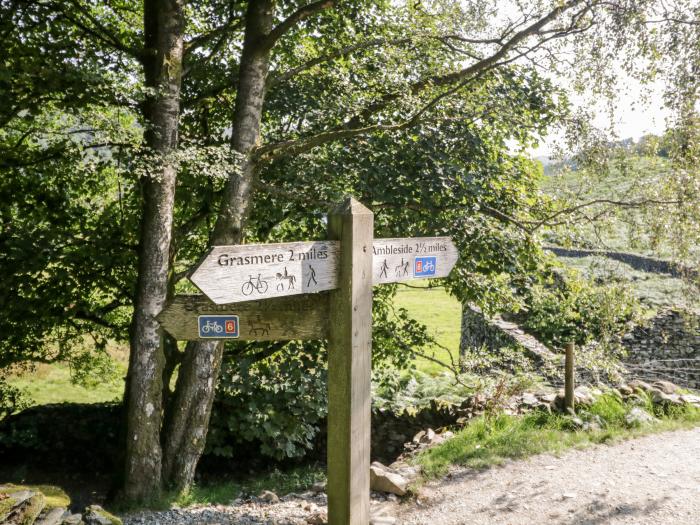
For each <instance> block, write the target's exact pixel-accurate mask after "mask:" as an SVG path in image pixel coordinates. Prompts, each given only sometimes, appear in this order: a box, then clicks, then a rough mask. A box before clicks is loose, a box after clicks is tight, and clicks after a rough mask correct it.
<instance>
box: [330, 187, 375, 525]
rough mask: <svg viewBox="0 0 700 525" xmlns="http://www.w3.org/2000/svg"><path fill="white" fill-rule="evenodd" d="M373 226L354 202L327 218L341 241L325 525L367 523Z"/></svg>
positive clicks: (334, 308) (333, 329)
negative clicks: (327, 523) (328, 524)
mask: <svg viewBox="0 0 700 525" xmlns="http://www.w3.org/2000/svg"><path fill="white" fill-rule="evenodd" d="M373 222H374V216H373V215H372V212H371V211H369V210H368V209H367V208H365V207H364V206H363V205H362V204H360V203H359V202H357V201H356V200H355V199H352V198H348V199H347V200H346V201H345V202H344V203H343V205H342V206H341V207H339V208H338V209H337V210H335V211H334V212H333V213H332V214H331V215H330V216H329V218H328V232H329V237H330V238H331V239H340V261H339V277H338V284H339V288H338V289H337V290H335V291H333V292H331V301H330V309H331V311H330V323H331V325H330V337H329V347H328V522H329V523H332V524H337V525H367V524H368V523H369V463H370V462H369V459H370V375H371V351H372V231H373Z"/></svg>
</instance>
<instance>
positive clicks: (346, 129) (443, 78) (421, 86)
mask: <svg viewBox="0 0 700 525" xmlns="http://www.w3.org/2000/svg"><path fill="white" fill-rule="evenodd" d="M581 3H582V0H570V1H569V2H567V3H566V4H562V5H560V6H558V7H556V8H555V9H553V10H552V11H550V12H549V13H548V14H547V15H546V16H544V17H542V18H540V19H539V20H537V21H536V22H534V23H532V24H530V25H529V26H527V27H525V28H524V29H522V30H520V31H518V32H517V33H515V34H514V35H513V36H512V37H511V38H510V39H508V40H507V41H506V42H505V43H503V44H502V45H501V47H500V49H498V51H496V52H495V53H493V54H492V55H491V56H489V57H488V58H485V59H483V60H480V61H478V62H476V63H474V64H472V65H470V66H468V67H466V68H464V69H461V70H459V71H456V72H453V73H448V74H444V75H435V76H432V77H429V78H425V79H422V80H420V81H418V82H415V83H414V84H412V85H411V86H410V88H409V92H410V94H412V95H417V94H419V93H420V92H421V91H424V90H425V89H427V88H428V87H440V86H449V85H454V84H457V85H456V87H454V88H452V89H449V90H448V91H446V92H444V93H442V94H440V95H438V96H437V97H435V98H434V99H433V100H431V101H430V102H429V103H428V104H426V105H425V106H424V107H423V108H421V109H420V110H419V111H417V112H416V113H415V114H414V115H413V116H412V117H410V118H409V119H408V120H407V121H405V122H403V123H398V124H391V125H386V124H384V125H382V124H373V125H367V124H365V122H366V120H367V118H369V117H370V116H371V115H373V114H374V113H377V112H378V111H381V110H382V109H384V108H385V107H386V106H387V105H389V104H390V103H391V102H392V101H394V100H396V99H398V98H399V97H400V96H403V93H401V92H394V93H390V94H387V95H385V96H384V97H382V98H381V99H379V100H378V101H376V102H374V103H372V104H370V105H369V106H367V107H366V108H365V109H364V110H363V111H362V112H361V113H360V114H358V115H356V116H354V117H352V118H350V119H349V120H348V121H347V122H346V123H345V124H343V125H342V126H339V127H337V128H334V129H331V130H328V131H324V132H321V133H318V134H316V135H313V136H310V137H303V138H299V139H292V140H288V141H283V142H278V143H274V144H267V145H265V146H261V147H260V148H258V149H257V150H256V154H257V155H259V156H260V157H261V158H267V159H273V158H277V157H280V156H284V155H289V154H298V153H301V152H304V151H308V150H310V149H312V148H314V147H317V146H319V145H322V144H326V143H329V142H333V141H336V140H343V139H348V138H352V137H355V136H358V135H362V134H365V133H369V132H372V131H379V130H381V131H396V130H401V129H404V128H407V127H409V126H411V125H413V124H415V123H416V122H418V120H419V119H420V117H421V116H422V115H423V114H425V112H426V111H428V110H429V109H430V108H432V107H433V106H434V105H436V104H437V103H438V102H439V101H440V100H442V99H443V98H445V97H447V96H450V95H452V94H454V93H456V92H457V91H459V89H461V88H462V87H464V85H466V84H467V83H468V82H469V81H471V80H474V79H476V78H478V77H479V76H481V75H482V74H483V73H484V72H486V71H489V70H490V69H492V68H494V67H497V66H500V65H503V64H504V63H506V62H508V60H506V61H502V59H503V58H505V57H506V55H507V54H508V52H509V51H511V50H512V49H513V48H515V47H516V46H517V45H518V44H519V43H520V42H522V41H523V40H525V39H526V38H527V37H529V36H532V35H534V34H539V32H540V31H541V30H542V29H543V28H544V27H546V26H547V25H548V24H549V23H550V22H552V21H554V20H556V19H557V18H558V17H559V16H561V15H562V14H563V13H564V12H566V11H567V10H569V9H572V8H573V7H575V6H576V5H579V4H581ZM586 9H587V7H586ZM552 38H554V36H552V35H550V36H548V37H547V40H550V39H552ZM536 47H537V46H534V47H533V48H536Z"/></svg>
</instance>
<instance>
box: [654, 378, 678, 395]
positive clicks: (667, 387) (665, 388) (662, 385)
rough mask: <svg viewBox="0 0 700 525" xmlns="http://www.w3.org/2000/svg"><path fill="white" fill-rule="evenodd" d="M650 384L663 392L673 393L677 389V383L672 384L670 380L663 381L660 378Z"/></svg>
mask: <svg viewBox="0 0 700 525" xmlns="http://www.w3.org/2000/svg"><path fill="white" fill-rule="evenodd" d="M652 386H654V387H656V388H658V389H659V390H661V391H662V392H663V393H664V394H675V393H677V392H678V390H679V388H678V386H677V385H674V384H673V383H671V382H670V381H664V380H662V379H660V380H658V381H654V384H653V385H652Z"/></svg>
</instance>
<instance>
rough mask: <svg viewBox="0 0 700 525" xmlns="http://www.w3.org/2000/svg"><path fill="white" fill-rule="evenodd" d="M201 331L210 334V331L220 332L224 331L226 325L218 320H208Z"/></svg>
mask: <svg viewBox="0 0 700 525" xmlns="http://www.w3.org/2000/svg"><path fill="white" fill-rule="evenodd" d="M200 331H201V332H202V333H203V334H208V333H210V332H213V333H216V334H220V333H221V332H223V331H224V327H223V326H221V325H220V324H219V323H217V322H216V321H207V323H206V324H205V325H203V326H202V327H201V328H200Z"/></svg>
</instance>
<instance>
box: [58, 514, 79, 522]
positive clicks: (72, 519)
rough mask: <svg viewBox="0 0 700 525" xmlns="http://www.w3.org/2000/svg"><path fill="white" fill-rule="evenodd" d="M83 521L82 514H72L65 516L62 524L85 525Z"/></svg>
mask: <svg viewBox="0 0 700 525" xmlns="http://www.w3.org/2000/svg"><path fill="white" fill-rule="evenodd" d="M83 523H84V522H83V515H82V514H71V515H69V516H66V517H65V518H63V523H62V524H61V525H83Z"/></svg>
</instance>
